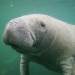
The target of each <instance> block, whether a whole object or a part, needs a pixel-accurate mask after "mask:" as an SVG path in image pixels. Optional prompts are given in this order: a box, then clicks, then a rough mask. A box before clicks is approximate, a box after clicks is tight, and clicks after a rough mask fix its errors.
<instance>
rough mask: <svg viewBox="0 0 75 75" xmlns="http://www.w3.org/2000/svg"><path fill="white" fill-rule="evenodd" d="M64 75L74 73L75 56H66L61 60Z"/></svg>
mask: <svg viewBox="0 0 75 75" xmlns="http://www.w3.org/2000/svg"><path fill="white" fill-rule="evenodd" d="M60 65H61V68H62V72H63V75H73V69H74V57H68V58H64V59H62V60H61V62H60Z"/></svg>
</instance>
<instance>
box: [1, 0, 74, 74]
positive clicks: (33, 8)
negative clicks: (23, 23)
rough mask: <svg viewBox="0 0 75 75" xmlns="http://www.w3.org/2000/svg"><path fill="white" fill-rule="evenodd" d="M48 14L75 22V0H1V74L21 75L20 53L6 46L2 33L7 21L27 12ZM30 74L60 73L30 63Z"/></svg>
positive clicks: (68, 21) (71, 22)
mask: <svg viewBox="0 0 75 75" xmlns="http://www.w3.org/2000/svg"><path fill="white" fill-rule="evenodd" d="M34 13H38V14H47V15H50V16H52V17H54V18H57V19H59V20H62V21H65V22H67V23H70V24H75V0H0V75H20V72H19V64H20V54H19V53H17V52H16V51H15V50H13V49H11V48H10V47H9V46H6V45H5V44H4V43H3V41H2V34H3V31H4V28H5V26H6V24H7V22H8V21H9V20H11V19H13V18H16V17H19V16H23V15H27V14H34ZM30 75H60V74H59V73H55V72H53V71H49V70H47V69H46V68H44V67H42V66H41V65H38V64H36V63H33V62H31V63H30Z"/></svg>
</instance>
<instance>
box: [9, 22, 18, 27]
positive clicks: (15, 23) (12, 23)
mask: <svg viewBox="0 0 75 75" xmlns="http://www.w3.org/2000/svg"><path fill="white" fill-rule="evenodd" d="M9 24H10V25H11V26H13V25H14V26H16V25H18V22H17V21H15V22H12V21H10V22H9Z"/></svg>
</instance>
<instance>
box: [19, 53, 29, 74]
mask: <svg viewBox="0 0 75 75" xmlns="http://www.w3.org/2000/svg"><path fill="white" fill-rule="evenodd" d="M20 74H21V75H29V60H28V58H27V56H26V55H24V54H21V61H20Z"/></svg>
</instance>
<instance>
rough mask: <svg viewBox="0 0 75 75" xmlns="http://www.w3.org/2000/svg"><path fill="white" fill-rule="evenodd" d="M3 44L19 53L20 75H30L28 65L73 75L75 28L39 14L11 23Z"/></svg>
mask: <svg viewBox="0 0 75 75" xmlns="http://www.w3.org/2000/svg"><path fill="white" fill-rule="evenodd" d="M3 41H4V43H5V44H6V45H10V46H11V47H12V48H13V49H14V50H16V51H17V52H19V53H21V63H20V73H21V75H29V62H30V61H33V62H36V63H38V64H41V65H43V66H44V67H46V68H47V69H49V70H52V71H55V72H59V73H62V74H63V75H75V74H74V71H75V70H74V69H75V64H74V57H75V26H74V25H71V24H68V23H65V22H63V21H60V20H58V19H55V18H52V17H50V16H47V15H42V14H30V15H26V16H22V17H18V18H15V19H12V20H11V21H9V22H8V24H7V25H6V28H5V30H4V33H3Z"/></svg>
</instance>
